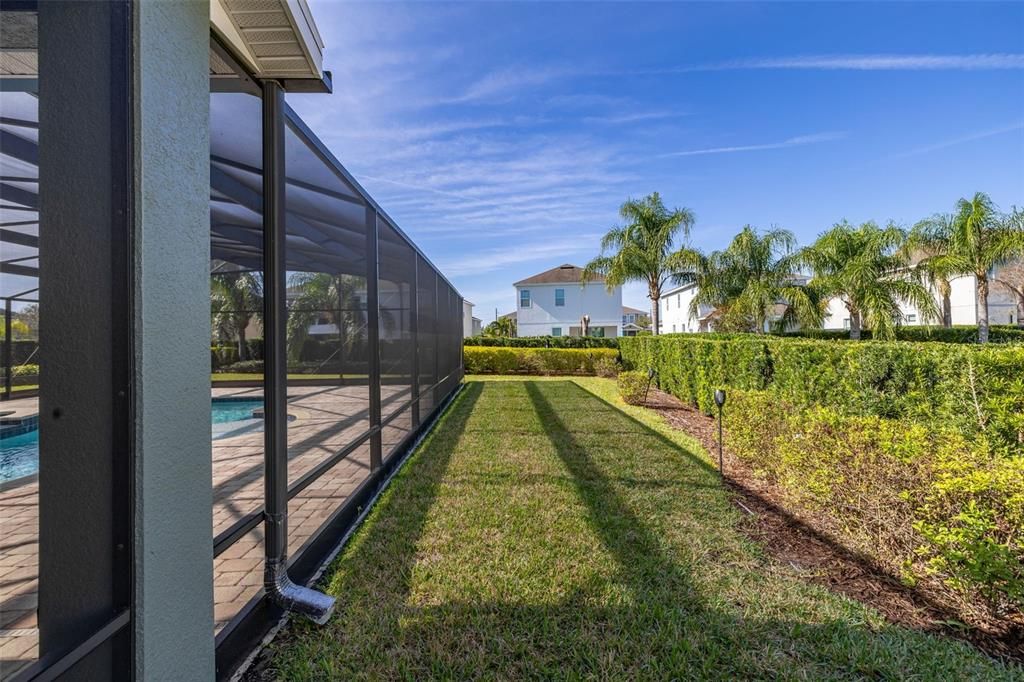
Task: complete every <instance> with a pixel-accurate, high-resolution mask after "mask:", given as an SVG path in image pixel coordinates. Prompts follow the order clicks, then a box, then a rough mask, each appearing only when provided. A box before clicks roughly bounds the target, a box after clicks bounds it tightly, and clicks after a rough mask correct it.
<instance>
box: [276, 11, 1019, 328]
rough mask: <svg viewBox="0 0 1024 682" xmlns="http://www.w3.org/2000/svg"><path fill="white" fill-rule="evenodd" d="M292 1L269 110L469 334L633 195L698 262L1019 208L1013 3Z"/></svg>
mask: <svg viewBox="0 0 1024 682" xmlns="http://www.w3.org/2000/svg"><path fill="white" fill-rule="evenodd" d="M310 4H311V6H312V9H313V14H314V16H315V17H316V20H317V23H318V25H319V27H320V31H321V34H322V35H323V37H324V39H325V42H326V43H327V49H326V52H325V61H324V63H325V67H326V68H327V69H328V70H331V71H332V72H333V75H334V93H333V94H332V95H329V96H324V95H304V96H303V95H295V96H289V101H290V102H291V103H292V105H293V106H294V107H295V108H296V109H297V110H298V111H299V113H300V114H301V115H302V116H303V118H305V119H306V120H307V121H308V122H309V123H310V124H311V126H312V127H313V129H314V130H315V131H317V133H318V134H319V135H320V136H321V137H322V138H323V139H324V141H325V142H326V143H327V144H328V146H329V147H330V148H331V149H332V150H333V151H334V152H335V154H336V155H337V156H338V157H339V158H340V159H341V161H342V162H343V163H344V164H345V165H346V166H347V167H348V169H349V170H350V171H351V172H352V173H353V174H354V175H355V176H356V178H357V179H359V181H360V182H361V183H362V184H363V185H364V186H365V187H366V188H367V189H368V190H369V191H370V193H371V194H372V195H373V196H374V197H376V198H377V200H378V201H379V203H380V204H381V205H382V206H383V207H384V209H385V210H386V211H387V212H388V213H389V214H390V215H391V216H392V217H393V218H394V219H395V220H396V221H397V222H398V223H399V225H400V226H401V227H402V229H404V230H405V231H406V232H407V233H408V234H409V235H410V236H411V237H412V238H413V239H414V240H415V241H416V242H417V243H418V244H419V245H420V247H421V248H422V249H423V250H424V252H425V253H426V254H427V256H428V257H429V258H430V259H431V260H433V261H434V262H435V263H436V264H437V265H438V266H439V267H440V268H441V269H442V270H443V271H444V272H445V273H446V274H447V275H448V276H449V278H450V279H451V280H452V281H453V283H454V284H455V285H456V287H458V288H459V290H460V291H461V292H462V293H463V295H465V296H466V297H467V298H469V299H470V300H472V301H473V302H474V303H475V304H476V305H477V308H476V314H477V315H478V316H479V317H481V318H482V319H483V320H484V322H485V323H486V322H488V321H490V320H491V319H493V317H494V309H495V308H496V307H497V308H498V309H499V310H500V312H507V311H509V310H511V309H513V307H514V296H513V289H512V286H511V283H512V282H514V281H516V280H518V279H521V278H523V277H526V276H529V275H531V274H534V273H536V272H540V271H542V270H545V269H548V268H550V267H554V266H555V265H559V264H561V263H563V262H571V263H576V264H579V265H583V264H585V263H586V261H587V260H588V259H589V258H591V257H593V256H594V255H596V254H597V252H598V246H599V245H598V240H599V239H600V235H601V234H602V233H603V232H604V231H606V230H607V229H608V228H609V227H611V226H613V225H615V224H616V222H617V220H618V215H617V209H618V206H619V205H620V204H621V203H622V201H623V200H625V199H626V198H628V197H638V196H643V195H645V194H648V193H650V192H652V191H659V192H661V194H662V196H663V197H664V198H665V201H666V203H668V204H669V205H670V206H686V207H688V208H690V209H692V210H693V211H694V212H695V214H696V216H697V222H696V225H695V228H694V231H693V233H692V237H691V242H692V244H693V245H695V246H697V247H699V248H702V249H705V250H712V249H715V248H721V247H723V246H724V245H725V244H727V243H728V241H729V240H730V239H731V237H732V236H733V235H734V234H735V233H736V232H737V231H738V230H739V229H740V228H741V227H742V226H743V225H745V224H748V223H749V224H752V225H754V226H756V227H761V228H767V227H770V226H781V227H785V228H787V229H790V230H792V231H793V232H795V233H796V235H797V237H798V238H799V239H800V240H801V242H808V241H811V240H813V239H814V237H815V236H816V235H817V234H818V233H820V232H822V231H823V230H825V229H826V228H828V227H829V226H830V225H831V224H832V223H834V222H836V221H839V220H841V219H844V218H845V219H849V220H851V221H864V220H872V219H873V220H877V221H880V222H884V221H887V220H895V221H897V222H898V223H901V224H904V225H910V224H912V223H913V222H915V221H916V220H918V219H920V218H922V217H924V216H926V215H930V214H932V213H934V212H937V211H949V210H950V209H951V208H952V206H953V204H954V202H955V201H956V199H957V198H959V197H960V196H965V195H969V194H972V193H973V192H975V191H985V192H988V193H989V194H990V195H991V196H992V198H993V199H994V200H995V201H996V202H997V203H998V204H999V205H1000V206H1001V207H1003V208H1009V207H1010V206H1011V205H1014V204H1016V205H1024V3H1017V2H1015V3H1006V4H997V3H983V2H971V3H962V4H954V3H941V4H933V3H923V2H912V3H911V2H907V3H885V4H883V3H865V4H846V3H842V4H841V3H813V4H799V3H756V4H748V3H732V2H729V3H716V4H704V3H678V4H668V3H657V4H637V3H628V4H612V3H596V4H591V3H564V4H547V3H472V4H436V3H412V4H405V3H386V4H362V3H354V4H353V3H339V2H329V1H326V0H310ZM624 302H625V303H627V304H629V305H634V306H637V307H641V308H645V309H646V308H647V307H648V306H649V302H648V301H647V299H646V291H644V290H643V289H641V288H640V287H638V286H627V287H626V288H625V290H624Z"/></svg>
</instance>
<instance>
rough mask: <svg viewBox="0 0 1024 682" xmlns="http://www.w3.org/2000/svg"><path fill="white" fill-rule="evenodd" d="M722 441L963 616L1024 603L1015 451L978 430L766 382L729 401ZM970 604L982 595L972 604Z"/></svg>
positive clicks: (1020, 476) (1021, 492) (1023, 515)
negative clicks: (810, 403) (869, 409)
mask: <svg viewBox="0 0 1024 682" xmlns="http://www.w3.org/2000/svg"><path fill="white" fill-rule="evenodd" d="M727 428H728V443H729V447H730V450H731V451H732V452H733V453H734V454H736V455H737V456H738V457H739V458H740V459H742V460H744V461H745V462H747V464H749V465H750V466H751V467H752V468H753V469H754V470H755V471H756V472H758V473H759V474H760V475H762V476H763V477H765V478H767V479H769V480H771V481H772V482H773V483H775V484H777V485H778V486H779V487H780V488H781V489H782V490H783V491H785V493H786V495H787V497H788V498H789V502H790V504H792V505H793V506H796V507H798V508H801V509H805V510H808V511H811V512H812V513H813V514H814V517H815V518H816V519H818V520H819V521H818V522H819V523H824V525H825V526H826V527H827V530H829V531H830V532H832V533H833V534H836V535H839V536H842V537H844V538H845V539H846V544H849V545H852V546H853V548H854V549H856V550H857V551H859V552H862V553H864V554H866V555H868V556H872V557H874V558H875V559H876V560H877V561H878V562H879V563H880V564H882V565H883V566H885V567H887V568H888V569H889V570H890V571H891V572H892V573H894V574H896V575H900V576H901V578H902V579H903V580H904V581H906V582H910V583H915V582H917V581H922V580H923V581H926V582H927V583H928V584H930V585H932V586H933V587H934V588H937V589H940V590H942V589H946V590H951V591H952V594H951V595H950V596H952V597H953V600H952V601H953V602H954V603H956V604H958V605H959V607H960V610H961V611H962V615H963V616H964V617H965V618H967V619H970V618H971V616H972V614H973V615H974V616H980V617H982V618H984V617H986V616H991V615H995V616H997V617H998V616H1000V615H1002V614H1006V613H1008V612H1014V611H1016V612H1019V611H1021V610H1022V609H1024V535H1022V533H1021V532H1020V531H1021V529H1022V528H1024V456H1016V457H1005V456H1003V457H1000V456H994V454H993V452H992V449H991V447H990V444H989V443H988V441H987V439H985V438H984V437H982V438H976V439H970V438H968V437H965V435H964V434H963V433H961V432H960V431H958V430H956V429H954V428H950V427H942V426H936V425H925V424H921V423H917V422H912V421H906V420H894V419H883V418H881V417H877V416H866V417H864V416H861V417H857V416H847V415H843V414H840V413H839V412H837V411H836V410H834V409H831V408H826V407H813V408H809V409H799V408H796V407H794V406H792V405H789V404H788V403H786V402H780V401H779V400H778V398H777V397H776V396H775V395H773V394H772V393H770V392H767V391H749V392H748V391H735V392H733V393H732V395H730V396H729V401H728V417H727ZM972 604H974V605H976V604H984V606H985V609H984V611H981V610H979V609H978V608H977V606H972Z"/></svg>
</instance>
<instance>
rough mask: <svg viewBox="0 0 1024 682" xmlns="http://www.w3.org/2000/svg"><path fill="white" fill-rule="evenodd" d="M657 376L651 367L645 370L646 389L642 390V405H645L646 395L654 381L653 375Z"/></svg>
mask: <svg viewBox="0 0 1024 682" xmlns="http://www.w3.org/2000/svg"><path fill="white" fill-rule="evenodd" d="M655 374H657V372H656V371H654V368H653V367H651V368H650V369H648V370H647V388H645V389H644V405H646V404H647V393H648V392H649V391H650V390H651V382H652V381H654V375H655Z"/></svg>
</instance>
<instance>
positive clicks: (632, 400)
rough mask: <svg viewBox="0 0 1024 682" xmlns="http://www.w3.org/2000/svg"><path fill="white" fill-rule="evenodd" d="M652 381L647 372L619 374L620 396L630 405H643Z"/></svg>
mask: <svg viewBox="0 0 1024 682" xmlns="http://www.w3.org/2000/svg"><path fill="white" fill-rule="evenodd" d="M649 384H650V380H649V379H648V378H647V374H646V373H645V372H636V371H632V372H619V380H618V385H619V395H620V396H622V400H623V401H624V402H627V403H629V404H630V405H641V404H643V402H644V397H645V395H646V394H647V388H648V386H649Z"/></svg>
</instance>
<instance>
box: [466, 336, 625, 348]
mask: <svg viewBox="0 0 1024 682" xmlns="http://www.w3.org/2000/svg"><path fill="white" fill-rule="evenodd" d="M462 345H463V346H481V347H489V348H494V347H501V348H618V347H619V339H617V338H615V337H607V338H605V337H597V336H523V337H508V336H473V337H469V338H467V339H465V340H464V341H463V343H462Z"/></svg>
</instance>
